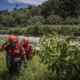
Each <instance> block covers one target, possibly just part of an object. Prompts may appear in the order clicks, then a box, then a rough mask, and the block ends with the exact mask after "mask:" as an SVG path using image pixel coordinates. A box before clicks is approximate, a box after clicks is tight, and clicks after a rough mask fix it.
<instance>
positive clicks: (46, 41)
mask: <svg viewBox="0 0 80 80" xmlns="http://www.w3.org/2000/svg"><path fill="white" fill-rule="evenodd" d="M79 40H80V39H79V38H76V37H68V38H66V39H65V40H63V39H62V40H60V36H59V35H57V34H56V33H55V32H54V31H53V34H50V33H47V35H43V36H42V37H41V38H40V41H39V45H37V47H36V49H35V50H34V51H33V54H34V55H36V54H37V55H38V56H39V57H40V58H41V60H40V62H43V63H45V64H48V70H52V72H53V73H55V74H56V75H58V76H60V79H61V80H62V79H65V80H71V79H73V78H74V79H76V80H79V71H80V69H79V66H80V64H79V63H80V57H79V56H80V51H79V48H80V46H78V45H71V44H70V42H71V41H72V42H73V41H79Z"/></svg>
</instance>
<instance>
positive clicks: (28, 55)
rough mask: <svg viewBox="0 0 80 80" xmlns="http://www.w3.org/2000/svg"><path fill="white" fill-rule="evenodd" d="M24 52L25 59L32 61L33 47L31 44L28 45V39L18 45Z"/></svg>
mask: <svg viewBox="0 0 80 80" xmlns="http://www.w3.org/2000/svg"><path fill="white" fill-rule="evenodd" d="M20 45H21V46H22V47H23V48H24V49H25V52H26V58H27V60H32V58H33V57H32V56H31V54H32V51H33V46H32V45H31V44H29V39H24V41H23V43H21V44H20Z"/></svg>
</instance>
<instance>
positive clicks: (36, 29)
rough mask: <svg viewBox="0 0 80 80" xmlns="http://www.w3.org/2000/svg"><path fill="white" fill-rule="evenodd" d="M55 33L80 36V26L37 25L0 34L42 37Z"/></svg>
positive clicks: (11, 29) (10, 29) (12, 29)
mask: <svg viewBox="0 0 80 80" xmlns="http://www.w3.org/2000/svg"><path fill="white" fill-rule="evenodd" d="M52 31H55V32H56V33H57V34H61V35H78V36H79V35H80V26H71V25H62V26H48V25H42V26H41V25H38V26H37V25H35V26H28V27H25V28H21V27H19V28H17V27H16V28H8V30H7V29H2V28H1V31H0V34H15V35H26V36H28V35H32V36H40V35H43V34H46V33H52Z"/></svg>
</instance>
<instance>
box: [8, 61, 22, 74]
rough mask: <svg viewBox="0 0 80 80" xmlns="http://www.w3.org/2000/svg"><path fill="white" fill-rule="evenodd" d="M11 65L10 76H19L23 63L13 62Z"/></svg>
mask: <svg viewBox="0 0 80 80" xmlns="http://www.w3.org/2000/svg"><path fill="white" fill-rule="evenodd" d="M10 65H11V66H10V68H8V69H9V72H10V75H13V74H17V75H19V74H20V69H21V63H14V62H13V61H11V62H10Z"/></svg>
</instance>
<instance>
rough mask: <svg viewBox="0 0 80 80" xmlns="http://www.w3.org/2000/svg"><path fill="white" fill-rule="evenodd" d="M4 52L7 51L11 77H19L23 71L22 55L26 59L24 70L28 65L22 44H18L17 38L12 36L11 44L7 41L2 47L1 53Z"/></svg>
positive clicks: (0, 47) (0, 48) (10, 38)
mask: <svg viewBox="0 0 80 80" xmlns="http://www.w3.org/2000/svg"><path fill="white" fill-rule="evenodd" d="M3 50H6V62H7V68H8V69H9V72H10V75H14V74H16V75H19V74H20V69H21V58H20V55H22V56H23V58H24V68H26V67H27V66H28V65H27V59H26V55H25V54H26V53H25V50H24V48H23V47H22V46H21V45H20V44H18V39H17V37H16V36H10V37H9V44H8V41H6V42H5V43H4V44H3V45H2V46H0V52H2V51H3Z"/></svg>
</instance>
